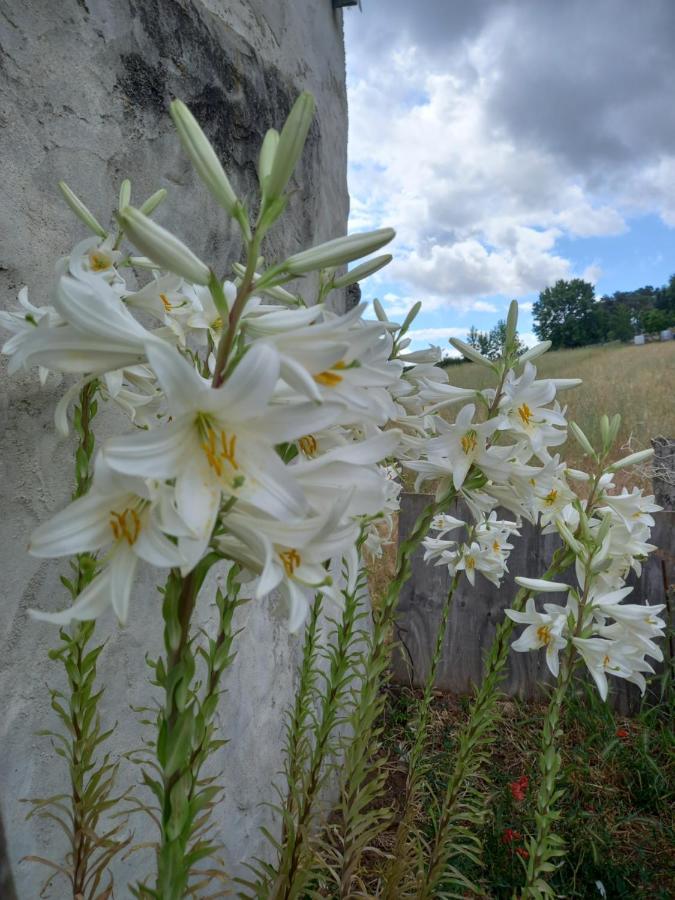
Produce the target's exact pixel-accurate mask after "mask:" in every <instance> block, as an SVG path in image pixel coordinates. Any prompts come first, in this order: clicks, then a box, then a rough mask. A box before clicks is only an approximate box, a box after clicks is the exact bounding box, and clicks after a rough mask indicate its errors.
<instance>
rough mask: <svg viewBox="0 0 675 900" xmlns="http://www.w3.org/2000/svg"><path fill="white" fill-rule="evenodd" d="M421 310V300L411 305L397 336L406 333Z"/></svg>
mask: <svg viewBox="0 0 675 900" xmlns="http://www.w3.org/2000/svg"><path fill="white" fill-rule="evenodd" d="M421 309H422V301H421V300H418V301H417V303H413V305H412V306H411V307H410V309H409V310H408V315H407V316H406V317H405V319H404V320H403V325H401V330H400V331H399V336H400V335H402V334H405V333H406V331H407V330H408V329H409V328H410V326H411V325H412V323H413V322H414V321H415V319H416V318H417V314H418V312H419V311H420V310H421Z"/></svg>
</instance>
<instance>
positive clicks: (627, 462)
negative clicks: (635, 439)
mask: <svg viewBox="0 0 675 900" xmlns="http://www.w3.org/2000/svg"><path fill="white" fill-rule="evenodd" d="M653 455H654V451H653V450H652V449H651V448H650V449H649V450H638V452H637V453H630V454H629V455H628V456H624V458H623V459H619V460H617V461H616V462H615V463H612V465H611V466H609V467H608V468H607V471H608V472H616V471H617V469H625V467H626V466H636V465H637V464H638V463H641V462H645V461H646V460H648V459H651V458H652V456H653Z"/></svg>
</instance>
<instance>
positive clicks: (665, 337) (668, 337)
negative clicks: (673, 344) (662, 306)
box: [661, 328, 673, 341]
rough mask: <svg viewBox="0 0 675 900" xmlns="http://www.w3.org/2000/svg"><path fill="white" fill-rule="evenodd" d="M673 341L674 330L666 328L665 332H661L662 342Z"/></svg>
mask: <svg viewBox="0 0 675 900" xmlns="http://www.w3.org/2000/svg"><path fill="white" fill-rule="evenodd" d="M672 339H673V329H672V328H666V329H665V331H662V332H661V340H662V341H672Z"/></svg>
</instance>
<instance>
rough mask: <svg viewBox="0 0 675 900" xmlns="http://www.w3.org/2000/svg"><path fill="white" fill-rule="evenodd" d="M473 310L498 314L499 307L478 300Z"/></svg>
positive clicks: (473, 305)
mask: <svg viewBox="0 0 675 900" xmlns="http://www.w3.org/2000/svg"><path fill="white" fill-rule="evenodd" d="M471 309H475V310H476V312H486V313H496V312H498V310H497V307H496V306H495V305H494V303H487V302H486V301H485V300H476V302H475V303H473V304H472V305H471Z"/></svg>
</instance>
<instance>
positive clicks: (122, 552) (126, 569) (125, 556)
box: [109, 541, 138, 625]
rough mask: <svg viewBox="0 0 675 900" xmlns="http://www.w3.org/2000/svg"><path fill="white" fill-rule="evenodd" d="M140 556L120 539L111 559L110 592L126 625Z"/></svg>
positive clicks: (116, 611)
mask: <svg viewBox="0 0 675 900" xmlns="http://www.w3.org/2000/svg"><path fill="white" fill-rule="evenodd" d="M137 565H138V557H137V556H136V554H135V553H134V552H133V551H132V549H131V547H129V546H128V545H127V544H126V542H124V541H120V543H119V545H118V547H117V549H116V550H115V552H114V554H113V555H112V557H111V559H110V565H109V568H110V573H111V581H110V594H111V599H112V606H113V609H114V610H115V613H116V614H117V618H118V619H119V622H120V625H126V622H127V616H128V614H129V599H130V597H131V586H132V584H133V581H134V575H135V574H136V566H137Z"/></svg>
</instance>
